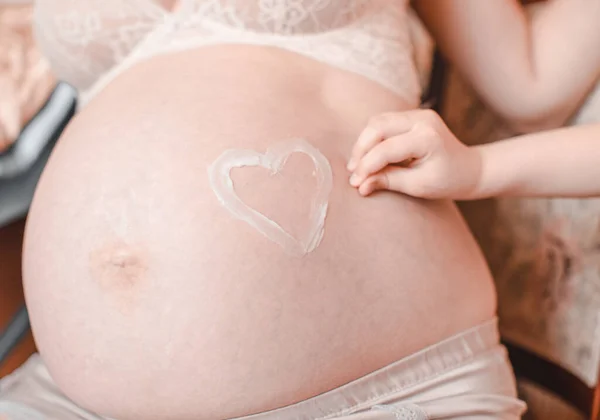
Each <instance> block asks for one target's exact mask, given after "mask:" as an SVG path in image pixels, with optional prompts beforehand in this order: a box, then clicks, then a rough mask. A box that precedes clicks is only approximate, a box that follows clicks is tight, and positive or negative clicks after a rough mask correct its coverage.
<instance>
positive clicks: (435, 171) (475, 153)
mask: <svg viewBox="0 0 600 420" xmlns="http://www.w3.org/2000/svg"><path fill="white" fill-rule="evenodd" d="M348 169H349V170H350V171H352V176H351V178H350V184H351V185H353V186H354V187H357V188H358V189H359V192H360V193H361V194H362V195H369V194H371V193H372V192H374V191H376V190H384V189H386V190H392V191H398V192H401V193H404V194H408V195H412V196H416V197H422V198H434V199H437V198H450V199H455V200H475V199H481V198H488V197H493V196H528V197H534V196H561V197H589V196H600V124H596V125H589V126H578V127H571V128H563V129H558V130H554V131H547V132H540V133H536V134H528V135H524V136H520V137H515V138H513V139H510V140H504V141H499V142H495V143H491V144H487V145H482V146H472V147H467V146H466V145H464V144H463V143H461V142H460V141H459V140H458V139H456V137H454V135H453V134H452V133H451V132H450V130H449V129H448V128H447V127H446V125H445V124H444V122H443V121H442V119H441V118H440V117H439V116H438V115H437V114H435V113H434V112H432V111H428V110H416V111H410V112H404V113H392V114H385V115H381V116H378V117H375V118H373V119H372V121H371V122H370V123H369V125H368V126H367V127H366V128H365V130H364V131H363V132H362V134H361V135H360V137H359V139H358V141H357V142H356V144H355V146H354V148H353V151H352V158H351V159H350V162H349V164H348Z"/></svg>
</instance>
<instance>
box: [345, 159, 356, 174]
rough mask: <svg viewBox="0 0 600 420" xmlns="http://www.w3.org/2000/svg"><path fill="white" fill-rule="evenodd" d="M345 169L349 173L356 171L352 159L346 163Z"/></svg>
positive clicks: (354, 162)
mask: <svg viewBox="0 0 600 420" xmlns="http://www.w3.org/2000/svg"><path fill="white" fill-rule="evenodd" d="M346 169H348V170H349V171H353V170H355V169H356V161H355V160H354V159H350V160H349V161H348V165H346Z"/></svg>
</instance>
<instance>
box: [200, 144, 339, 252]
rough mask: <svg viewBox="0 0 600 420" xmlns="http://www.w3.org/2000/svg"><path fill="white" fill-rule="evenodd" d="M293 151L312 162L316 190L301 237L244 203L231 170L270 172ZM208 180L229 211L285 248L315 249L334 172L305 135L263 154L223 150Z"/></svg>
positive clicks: (273, 171)
mask: <svg viewBox="0 0 600 420" xmlns="http://www.w3.org/2000/svg"><path fill="white" fill-rule="evenodd" d="M292 153H304V154H306V155H307V156H309V157H310V158H311V159H312V161H313V163H314V165H315V174H316V177H317V191H316V194H315V196H314V199H313V201H312V206H311V215H310V227H309V229H308V230H307V232H306V233H305V234H304V235H302V237H299V238H296V237H294V236H292V235H290V234H289V233H288V232H286V231H285V230H284V229H283V228H282V227H281V226H280V225H279V224H277V223H276V222H274V221H273V220H271V219H269V218H268V217H266V216H265V215H264V214H262V213H260V212H258V211H256V210H255V209H253V208H251V207H250V206H248V205H247V204H246V203H244V202H243V201H242V200H241V199H240V198H239V197H238V195H237V193H236V192H235V189H234V186H233V180H232V179H231V170H232V169H233V168H242V167H248V166H257V167H262V168H265V169H267V170H268V171H269V173H270V174H271V175H275V174H277V173H279V172H280V171H281V169H282V168H283V166H284V165H285V163H286V161H287V159H288V158H289V157H290V155H291V154H292ZM208 176H209V180H210V184H211V186H212V189H213V191H214V193H215V194H216V196H217V198H218V199H219V202H220V203H221V204H222V205H223V206H224V207H225V208H226V209H227V210H229V212H231V214H233V215H234V216H235V217H237V218H238V219H240V220H243V221H244V222H246V223H248V224H249V225H250V226H252V227H254V228H255V229H256V230H258V231H259V232H260V233H262V234H263V235H264V236H266V237H267V238H268V239H270V240H271V241H273V242H275V243H277V244H279V245H280V246H281V247H282V248H283V249H284V250H285V251H286V252H288V253H290V254H292V255H297V256H302V255H305V254H307V253H309V252H311V251H314V250H315V249H316V248H317V246H319V243H320V242H321V239H323V234H324V231H325V217H326V216H327V207H328V205H329V194H330V193H331V190H332V188H333V173H332V171H331V166H330V165H329V161H328V160H327V158H326V157H325V156H323V154H322V153H321V152H320V151H319V150H318V149H317V148H315V147H314V146H312V145H311V144H310V143H308V142H307V141H306V140H304V139H291V140H287V141H283V142H280V143H277V144H276V145H274V146H272V147H270V148H269V149H268V150H267V152H266V153H264V154H262V153H259V152H257V151H255V150H245V149H231V150H226V151H225V152H223V153H222V154H221V155H220V156H219V157H218V158H217V159H216V160H215V161H214V162H213V164H212V165H210V166H209V168H208Z"/></svg>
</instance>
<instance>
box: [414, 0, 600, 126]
mask: <svg viewBox="0 0 600 420" xmlns="http://www.w3.org/2000/svg"><path fill="white" fill-rule="evenodd" d="M413 3H414V7H415V9H416V10H417V12H418V14H419V16H420V17H421V19H422V20H423V21H424V23H425V24H426V26H427V27H428V29H429V30H430V31H431V33H432V35H433V36H434V38H435V39H436V41H437V43H438V45H439V46H440V48H441V50H442V51H443V53H444V54H445V55H446V56H447V57H448V58H449V59H450V61H451V62H452V63H453V64H454V65H455V66H456V67H457V68H458V70H459V71H460V72H461V73H462V74H464V75H465V76H466V78H467V79H468V80H469V81H470V82H471V84H472V85H473V86H474V88H475V90H476V91H477V92H478V93H479V94H480V95H481V97H482V98H483V100H484V101H485V102H487V103H488V104H489V105H490V106H491V108H493V109H494V110H495V111H496V112H497V113H498V114H500V115H501V116H502V117H504V118H505V119H506V120H507V122H509V123H510V124H511V125H513V126H514V127H515V128H516V129H518V130H521V131H530V130H537V129H544V128H553V127H558V126H561V125H563V123H564V122H565V121H566V120H567V119H568V118H569V117H570V116H571V115H572V114H573V113H574V112H575V111H576V109H577V108H578V106H579V105H580V104H581V102H582V101H583V100H584V98H585V96H586V94H587V93H588V92H589V91H590V89H591V88H592V87H593V85H594V84H595V82H596V81H597V80H598V79H599V77H600V23H599V22H600V0H550V1H548V2H546V3H545V4H543V5H542V7H543V10H540V11H539V13H536V14H535V15H534V17H533V18H529V17H528V15H527V13H526V11H525V9H524V8H523V6H521V4H520V3H519V2H518V1H517V0H484V1H481V0H460V1H456V0H413Z"/></svg>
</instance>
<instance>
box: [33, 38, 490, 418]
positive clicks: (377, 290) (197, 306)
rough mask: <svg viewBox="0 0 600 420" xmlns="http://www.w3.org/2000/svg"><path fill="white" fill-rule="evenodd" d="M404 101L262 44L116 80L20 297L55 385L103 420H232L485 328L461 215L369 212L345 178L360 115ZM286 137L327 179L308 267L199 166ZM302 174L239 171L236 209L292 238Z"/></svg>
mask: <svg viewBox="0 0 600 420" xmlns="http://www.w3.org/2000/svg"><path fill="white" fill-rule="evenodd" d="M166 74H169V75H170V77H169V78H166V77H165V76H164V75H166ZM157 82H158V83H157ZM406 108H407V107H406V105H405V104H403V103H402V102H401V101H399V100H398V99H397V98H396V97H395V96H394V95H392V94H390V93H388V92H387V91H385V90H384V89H383V88H380V87H378V86H377V85H376V84H374V83H373V82H370V81H367V80H364V79H362V78H361V77H359V76H355V75H352V74H349V73H345V72H343V71H340V70H336V69H331V68H329V67H327V66H325V65H322V64H320V63H316V62H314V61H311V60H309V59H306V58H303V57H300V56H296V55H294V54H292V53H286V52H283V51H277V50H273V49H267V48H264V49H263V48H258V47H214V48H206V49H202V50H198V51H193V52H186V53H178V54H173V55H170V56H168V57H158V58H155V59H152V60H150V61H148V62H146V63H143V64H140V65H138V66H136V67H134V68H132V69H130V70H129V71H127V72H125V73H123V74H122V75H121V76H120V77H118V78H117V79H116V80H115V81H114V82H113V83H111V84H110V85H109V86H108V87H107V89H106V90H105V91H103V92H102V93H101V94H100V95H99V96H98V97H96V98H95V99H94V100H93V101H92V102H91V103H90V104H89V105H88V106H87V107H86V108H84V110H83V111H82V112H81V113H80V114H79V115H78V116H77V117H76V118H75V119H74V121H73V122H72V123H71V124H70V126H69V127H68V128H67V130H66V132H65V134H64V135H63V138H62V139H61V140H60V142H59V144H58V146H57V149H56V150H55V152H54V154H53V155H52V157H51V160H50V162H49V164H48V166H47V168H46V171H45V173H44V174H43V177H42V179H41V181H40V184H39V188H38V191H37V193H36V197H35V200H34V204H33V207H32V211H31V214H30V217H29V221H28V226H27V232H26V242H25V253H24V277H25V278H24V282H25V288H26V297H27V303H28V305H29V308H30V312H31V320H32V325H33V330H34V334H35V338H36V341H37V344H38V346H39V350H40V353H41V354H42V356H43V358H44V360H45V362H46V363H47V365H48V368H49V370H50V372H51V374H52V376H53V378H54V379H55V380H56V382H57V383H58V385H59V386H60V387H61V388H62V389H63V391H64V392H65V393H66V394H67V395H68V396H69V397H71V398H72V399H74V400H75V401H76V402H78V403H80V404H81V405H83V406H84V407H87V408H89V409H91V410H93V411H95V412H98V413H102V414H105V415H109V416H110V417H113V418H120V419H139V418H144V419H167V418H168V419H186V418H196V419H215V418H230V417H236V416H242V415H247V414H250V413H256V412H260V411H265V410H269V409H272V408H276V407H281V406H283V405H287V404H291V403H294V402H296V401H299V400H302V399H306V398H309V397H311V396H314V395H316V394H319V393H322V392H324V391H327V390H329V389H332V388H335V387H338V386H340V385H342V384H344V383H347V382H349V381H351V380H353V379H356V378H358V377H360V376H362V375H365V374H367V373H369V372H371V371H373V370H376V369H378V368H380V367H383V366H385V365H387V364H389V363H391V362H393V361H396V360H398V359H400V358H402V357H405V356H406V355H409V354H411V353H413V352H415V351H417V350H419V349H421V348H423V347H425V346H427V345H431V344H433V343H436V342H438V341H440V340H441V339H444V338H446V337H449V336H450V335H452V334H454V333H456V332H459V331H461V330H464V329H466V328H469V327H472V326H474V325H477V324H479V323H481V322H484V321H486V320H488V319H490V318H491V317H493V316H494V313H495V297H494V292H493V288H492V283H491V280H490V277H489V273H488V270H487V267H486V265H485V263H484V261H483V259H482V257H481V254H480V252H479V250H478V248H477V246H476V244H475V242H474V240H473V238H472V237H471V235H470V234H469V232H468V230H467V228H466V227H465V224H464V222H463V221H462V219H461V218H460V216H459V214H458V212H457V211H456V209H455V208H454V206H453V205H452V204H450V203H447V202H423V201H419V200H413V199H409V198H407V197H402V196H400V195H397V194H391V193H382V194H378V195H375V196H373V197H372V198H368V199H366V198H361V197H359V196H358V194H357V192H356V190H354V189H353V188H351V187H350V186H349V185H348V182H347V179H348V174H347V173H346V170H345V164H346V159H347V157H348V155H349V152H350V148H351V147H352V144H353V142H354V140H355V138H356V136H357V135H358V133H359V132H360V130H361V128H362V127H363V126H364V124H365V123H366V121H367V120H368V118H369V117H370V116H372V115H374V114H378V113H381V112H384V111H390V110H401V109H406ZM295 137H301V138H303V139H305V140H306V141H308V142H309V143H310V144H311V145H312V146H314V147H316V148H317V149H318V150H319V151H320V152H321V153H322V154H323V155H324V156H325V157H326V158H327V160H328V161H329V163H330V165H331V169H332V173H333V189H332V192H331V195H330V197H329V211H328V215H327V218H326V224H325V235H324V237H323V240H322V242H321V243H320V245H319V246H318V247H317V248H316V249H315V250H314V251H313V252H311V253H309V254H307V255H305V256H304V257H297V256H290V255H289V254H287V253H286V252H283V250H282V248H281V247H280V246H279V245H277V244H276V243H274V242H272V241H270V240H269V239H267V238H266V237H265V236H263V235H261V234H260V233H258V232H257V231H256V230H255V229H253V228H252V227H251V226H250V225H248V224H247V223H245V222H243V221H240V220H237V219H235V218H234V217H233V216H232V215H231V214H230V213H229V212H228V211H227V210H226V209H224V207H223V206H222V205H221V204H220V203H219V201H218V199H217V197H216V196H215V194H214V192H213V191H212V190H211V188H210V184H209V181H208V173H207V168H208V167H209V166H210V165H211V163H212V162H213V161H214V160H215V159H216V158H217V157H218V156H219V155H220V154H221V153H222V152H223V151H224V150H226V149H240V148H242V149H252V150H257V151H261V152H264V151H266V150H267V149H268V148H269V147H271V146H272V145H273V144H274V143H275V142H277V141H280V140H284V139H289V138H295ZM311 165H312V162H311V160H310V159H308V158H307V157H306V156H302V155H294V156H292V157H290V160H289V162H288V164H287V165H286V166H285V167H284V168H283V169H282V172H281V174H280V176H278V177H269V176H268V175H267V174H266V171H263V170H261V169H258V168H249V169H236V170H234V171H232V178H233V180H234V183H235V186H236V191H238V195H239V196H240V197H241V198H242V199H243V200H244V202H245V203H247V204H248V205H251V206H252V207H253V208H255V209H257V210H258V211H261V212H263V213H264V214H268V215H269V217H272V218H273V219H274V220H277V221H278V222H279V223H280V224H281V225H282V226H283V227H284V228H286V229H288V231H290V232H292V233H293V232H300V231H302V229H304V228H303V226H306V223H307V222H306V219H307V215H308V214H309V213H310V205H309V204H308V202H309V201H310V199H311V197H312V195H313V194H314V189H315V178H314V175H313V171H314V167H313V166H311ZM294 229H296V231H295V230H294Z"/></svg>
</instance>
